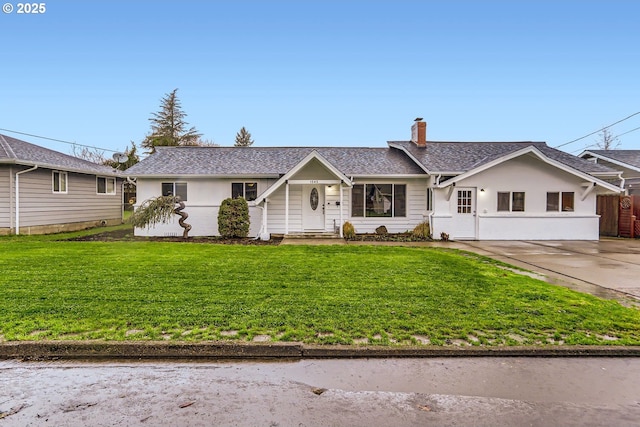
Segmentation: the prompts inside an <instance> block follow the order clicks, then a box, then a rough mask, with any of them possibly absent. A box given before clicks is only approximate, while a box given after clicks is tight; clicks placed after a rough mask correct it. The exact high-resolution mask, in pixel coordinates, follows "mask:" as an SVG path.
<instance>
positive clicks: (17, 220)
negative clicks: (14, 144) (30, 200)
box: [16, 165, 38, 236]
mask: <svg viewBox="0 0 640 427" xmlns="http://www.w3.org/2000/svg"><path fill="white" fill-rule="evenodd" d="M36 169H38V165H35V166H33V167H32V168H30V169H25V170H23V171H20V172H16V236H17V235H19V234H20V175H22V174H23V173H27V172H32V171H34V170H36Z"/></svg>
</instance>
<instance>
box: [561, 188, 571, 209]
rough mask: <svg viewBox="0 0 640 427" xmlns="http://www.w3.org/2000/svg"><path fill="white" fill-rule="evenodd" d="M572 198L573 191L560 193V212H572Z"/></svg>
mask: <svg viewBox="0 0 640 427" xmlns="http://www.w3.org/2000/svg"><path fill="white" fill-rule="evenodd" d="M573 200H574V193H573V191H570V192H563V193H562V212H573Z"/></svg>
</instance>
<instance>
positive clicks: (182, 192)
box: [162, 182, 187, 202]
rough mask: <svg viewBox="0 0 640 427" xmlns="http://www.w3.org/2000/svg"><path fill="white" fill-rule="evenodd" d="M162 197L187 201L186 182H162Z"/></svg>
mask: <svg viewBox="0 0 640 427" xmlns="http://www.w3.org/2000/svg"><path fill="white" fill-rule="evenodd" d="M162 195H163V196H178V197H180V200H182V201H183V202H186V201H187V183H186V182H163V183H162Z"/></svg>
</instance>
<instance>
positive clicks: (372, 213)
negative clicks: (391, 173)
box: [351, 184, 407, 217]
mask: <svg viewBox="0 0 640 427" xmlns="http://www.w3.org/2000/svg"><path fill="white" fill-rule="evenodd" d="M351 216H353V217H404V216H407V186H406V185H405V184H356V185H354V186H353V188H352V189H351Z"/></svg>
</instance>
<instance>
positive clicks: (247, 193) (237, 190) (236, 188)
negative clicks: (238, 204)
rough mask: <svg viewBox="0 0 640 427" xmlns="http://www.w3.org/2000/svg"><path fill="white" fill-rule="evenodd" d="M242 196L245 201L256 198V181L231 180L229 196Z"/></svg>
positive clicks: (233, 197)
mask: <svg viewBox="0 0 640 427" xmlns="http://www.w3.org/2000/svg"><path fill="white" fill-rule="evenodd" d="M238 197H244V198H245V200H246V201H247V202H250V201H252V200H255V199H257V198H258V183H257V182H232V183H231V198H232V199H235V198H238Z"/></svg>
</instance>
